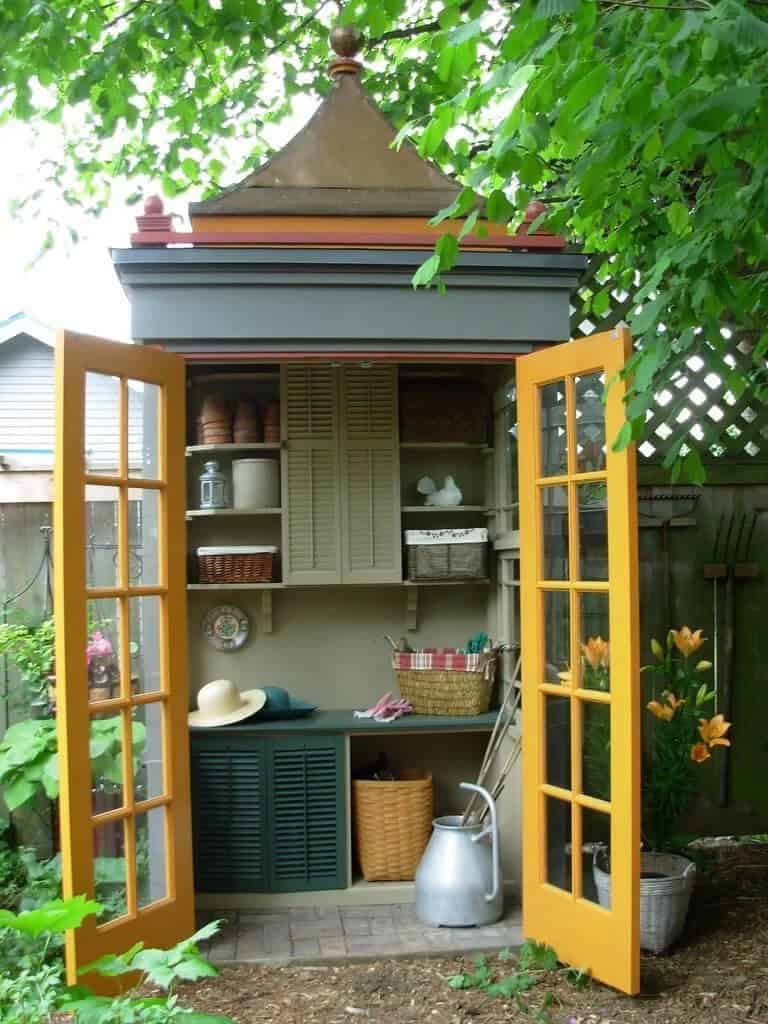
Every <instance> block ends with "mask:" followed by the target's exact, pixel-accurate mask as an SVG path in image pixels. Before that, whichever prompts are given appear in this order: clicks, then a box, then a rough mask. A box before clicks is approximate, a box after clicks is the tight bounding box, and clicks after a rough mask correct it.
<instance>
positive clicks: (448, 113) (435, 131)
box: [419, 107, 454, 157]
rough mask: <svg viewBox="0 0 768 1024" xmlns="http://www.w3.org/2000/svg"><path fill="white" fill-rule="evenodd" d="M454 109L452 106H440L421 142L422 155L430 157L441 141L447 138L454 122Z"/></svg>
mask: <svg viewBox="0 0 768 1024" xmlns="http://www.w3.org/2000/svg"><path fill="white" fill-rule="evenodd" d="M453 118H454V111H453V110H452V109H451V108H450V107H439V108H438V110H437V112H436V113H435V115H434V117H433V118H432V120H431V121H430V122H429V124H428V125H427V127H426V130H425V132H424V134H423V135H422V137H421V142H420V143H419V153H420V154H421V156H425V157H429V156H432V155H433V154H434V152H435V151H436V150H437V148H438V146H439V145H440V143H441V142H442V141H443V139H444V138H445V135H446V132H447V131H448V129H449V128H450V127H451V125H452V124H453Z"/></svg>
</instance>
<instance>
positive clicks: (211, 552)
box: [197, 547, 277, 583]
mask: <svg viewBox="0 0 768 1024" xmlns="http://www.w3.org/2000/svg"><path fill="white" fill-rule="evenodd" d="M276 555H277V548H275V547H226V548H198V549H197V562H198V565H199V567H200V582H201V583H270V582H272V580H274V578H275V577H274V573H275V556H276Z"/></svg>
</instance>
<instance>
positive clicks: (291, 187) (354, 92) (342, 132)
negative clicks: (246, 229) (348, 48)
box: [189, 50, 460, 216]
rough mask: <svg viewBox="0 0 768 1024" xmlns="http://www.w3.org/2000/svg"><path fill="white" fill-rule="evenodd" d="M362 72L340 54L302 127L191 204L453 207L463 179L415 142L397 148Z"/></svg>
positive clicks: (396, 209) (313, 209)
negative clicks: (231, 181) (245, 171)
mask: <svg viewBox="0 0 768 1024" xmlns="http://www.w3.org/2000/svg"><path fill="white" fill-rule="evenodd" d="M337 52H339V51H338V50H337ZM360 71H361V65H360V64H359V63H358V62H357V61H355V60H352V59H351V58H350V57H348V56H347V55H346V53H345V54H343V55H342V54H340V59H338V60H335V61H332V62H331V65H330V72H331V75H332V76H333V84H332V86H331V90H330V92H329V93H328V95H327V96H326V98H325V99H324V100H323V102H322V103H321V104H320V106H319V107H318V109H317V110H316V112H315V113H314V115H313V116H312V117H311V118H310V120H309V121H308V122H307V124H306V125H305V126H304V127H303V128H302V129H301V131H300V132H299V133H298V134H297V135H295V136H294V137H293V138H292V139H291V141H290V142H288V143H287V145H285V146H284V147H283V149H281V150H280V151H279V152H278V153H276V154H275V155H274V156H273V157H272V158H271V159H270V160H268V161H267V162H266V163H264V164H262V165H261V167H258V168H257V169H256V170H255V171H253V172H252V173H251V174H249V175H248V176H247V177H246V178H244V179H243V180H242V181H241V182H239V183H238V184H236V185H233V186H231V187H230V188H228V189H225V190H224V191H223V192H220V193H219V194H218V195H217V196H213V197H212V198H210V199H206V200H204V201H203V202H199V203H191V204H190V207H189V212H190V214H192V215H201V214H209V215H220V214H235V215H248V214H251V215H253V214H257V215H258V214H281V213H282V214H297V215H316V214H321V215H322V214H325V215H328V214H338V215H342V216H354V215H365V216H424V215H427V216H430V215H432V214H434V213H436V211H437V210H439V209H441V208H442V207H444V206H448V205H450V203H452V202H453V200H454V199H455V198H456V196H457V195H458V193H459V191H460V187H459V185H458V184H457V183H456V182H455V181H454V180H453V179H452V178H450V177H448V176H447V175H446V174H444V173H443V172H442V171H441V170H440V169H439V168H438V167H437V166H436V165H435V164H433V163H431V162H430V161H427V160H423V159H422V158H421V157H420V156H419V155H418V153H417V152H416V150H415V149H414V148H413V146H411V145H409V144H408V143H404V144H403V145H401V146H400V147H399V148H394V147H393V143H394V141H395V134H396V133H395V130H394V128H393V127H392V125H391V124H390V123H389V121H388V120H387V119H386V117H385V116H384V115H383V114H382V112H381V111H380V110H379V108H378V107H377V106H376V104H375V103H374V102H373V100H372V99H371V97H370V95H369V94H368V93H367V92H366V90H365V88H364V87H363V85H362V83H361V81H360Z"/></svg>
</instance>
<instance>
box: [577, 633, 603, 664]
mask: <svg viewBox="0 0 768 1024" xmlns="http://www.w3.org/2000/svg"><path fill="white" fill-rule="evenodd" d="M609 650H610V645H609V643H608V641H607V640H603V638H602V637H601V636H590V637H588V638H587V642H586V643H585V644H582V645H581V653H582V654H583V655H584V657H585V658H586V659H587V661H588V662H589V664H590V665H591V666H592V668H600V667H601V666H602V667H604V668H607V667H608V655H609Z"/></svg>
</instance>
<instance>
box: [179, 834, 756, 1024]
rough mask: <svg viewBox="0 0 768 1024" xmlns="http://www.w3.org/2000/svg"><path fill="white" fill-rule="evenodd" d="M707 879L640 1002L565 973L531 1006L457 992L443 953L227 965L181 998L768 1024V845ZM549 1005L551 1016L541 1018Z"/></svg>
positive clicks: (288, 1023) (476, 1015) (309, 1020)
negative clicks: (574, 982)
mask: <svg viewBox="0 0 768 1024" xmlns="http://www.w3.org/2000/svg"><path fill="white" fill-rule="evenodd" d="M699 878H700V881H699V884H698V885H697V888H696V891H695V893H694V898H693V902H692V906H691V912H690V915H689V919H688V924H687V927H686V932H685V935H684V937H683V940H682V941H681V942H680V943H679V944H678V946H677V947H676V948H675V949H674V950H672V951H671V952H670V953H669V954H667V955H663V956H644V957H643V991H642V994H641V995H640V996H638V997H636V998H629V997H627V996H622V995H618V994H617V993H616V992H614V991H613V990H611V989H608V988H605V987H603V986H602V985H599V984H597V983H591V984H589V985H588V986H587V987H586V988H584V989H582V990H576V989H574V988H573V986H571V985H570V984H569V983H568V981H567V980H566V978H565V977H564V975H562V974H557V975H547V976H546V977H545V978H544V979H543V980H542V981H541V983H540V984H539V985H538V986H537V987H536V988H534V989H531V990H530V991H529V992H528V993H526V1001H527V1003H528V1006H527V1008H522V1007H519V1006H517V1005H516V1004H515V1002H514V1001H512V1000H507V999H500V998H496V999H492V998H489V997H488V996H487V995H486V994H484V993H482V992H479V991H476V990H462V991H455V990H453V989H451V988H450V987H449V986H448V984H447V980H446V979H447V978H448V977H450V976H451V975H453V974H456V973H459V972H462V971H471V970H472V969H473V963H472V959H471V958H467V957H451V958H445V957H443V958H439V959H438V958H435V959H425V958H418V959H411V960H408V959H403V960H387V961H377V962H373V963H340V964H326V965H322V966H314V967H300V966H290V967H289V966H286V967H271V966H254V965H248V966H242V967H233V968H227V969H225V970H223V971H222V973H221V975H220V976H219V977H218V978H216V979H211V980H210V981H209V982H206V983H204V984H198V985H195V986H194V987H190V988H188V989H187V990H186V991H185V992H184V993H183V994H182V1002H183V1003H184V1004H185V1005H187V1006H189V1007H193V1008H194V1009H196V1010H201V1011H203V1010H204V1011H206V1012H208V1013H219V1014H227V1015H229V1016H230V1017H231V1018H232V1020H233V1021H236V1022H237V1024H256V1022H264V1024H267V1022H269V1024H272V1022H274V1024H417V1022H418V1024H425V1022H426V1024H429V1022H432V1021H434V1022H435V1024H500V1022H510V1021H511V1022H516V1021H521V1022H522V1021H532V1020H533V1021H541V1022H544V1021H551V1022H553V1024H561V1022H566V1021H572V1024H614V1022H623V1021H628V1022H632V1021H648V1022H653V1024H683V1022H685V1024H699V1022H701V1024H704V1022H706V1024H742V1022H749V1024H768V846H761V847H746V848H741V850H740V851H739V852H738V853H737V854H735V855H734V854H733V853H731V854H729V855H728V856H727V857H726V858H725V859H724V860H721V861H718V862H713V863H710V864H708V865H705V866H704V870H703V871H702V870H700V873H699ZM492 962H494V963H495V961H494V960H493V959H492ZM511 966H513V965H512V964H509V965H504V964H499V967H500V968H502V970H503V969H509V967H511ZM543 1006H546V1014H547V1016H543V1015H542V1016H540V1017H538V1018H537V1012H538V1011H539V1009H540V1008H542V1007H543Z"/></svg>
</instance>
